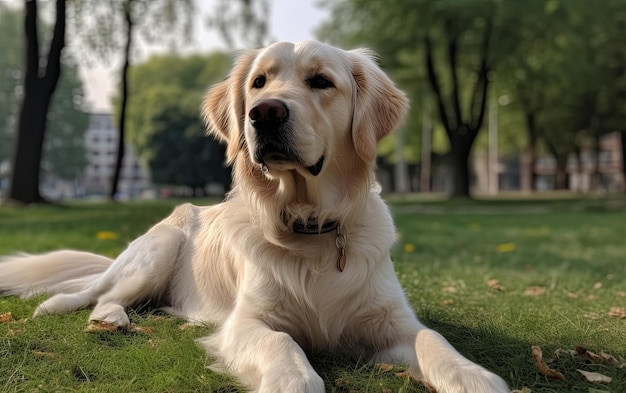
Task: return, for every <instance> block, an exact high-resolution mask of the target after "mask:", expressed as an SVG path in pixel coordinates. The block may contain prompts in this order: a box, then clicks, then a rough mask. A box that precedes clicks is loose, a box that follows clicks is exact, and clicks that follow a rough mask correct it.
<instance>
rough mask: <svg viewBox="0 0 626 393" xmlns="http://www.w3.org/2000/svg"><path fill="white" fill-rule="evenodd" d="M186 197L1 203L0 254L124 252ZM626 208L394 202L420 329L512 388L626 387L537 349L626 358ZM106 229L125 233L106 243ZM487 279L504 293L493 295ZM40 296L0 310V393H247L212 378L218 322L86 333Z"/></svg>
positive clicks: (403, 272)
mask: <svg viewBox="0 0 626 393" xmlns="http://www.w3.org/2000/svg"><path fill="white" fill-rule="evenodd" d="M177 202H180V201H171V200H168V201H153V202H142V203H120V204H116V206H115V208H114V209H112V208H111V206H110V205H108V204H78V205H72V206H71V207H69V208H68V207H53V206H41V207H35V208H32V209H27V210H24V209H12V208H3V209H0V239H2V240H1V241H0V255H6V254H9V253H13V252H16V251H29V252H43V251H47V250H53V249H58V248H74V249H84V250H91V251H95V252H98V253H102V254H105V255H108V256H110V257H113V256H116V255H117V254H118V253H119V252H121V251H122V250H123V249H124V247H126V245H127V243H128V242H129V241H130V240H132V239H134V238H135V237H137V236H138V235H140V234H141V233H143V232H145V231H146V230H147V229H148V228H149V227H150V226H151V225H153V224H154V223H156V222H157V221H158V220H160V219H162V218H163V217H164V216H165V215H166V214H168V213H169V212H170V211H171V209H172V207H173V206H174V204H176V203H177ZM212 202H213V201H207V203H212ZM625 204H626V201H625V200H624V199H613V200H596V199H593V200H591V199H590V200H584V199H569V200H560V199H553V200H523V201H522V200H490V201H473V202H472V201H462V202H461V201H445V202H440V201H424V200H420V199H411V200H407V199H402V200H396V201H394V202H393V203H392V204H391V207H392V212H393V213H394V216H395V218H396V223H397V227H398V239H399V240H398V244H397V245H396V247H395V248H394V249H393V250H392V257H393V259H394V263H395V265H396V270H397V273H398V277H399V278H400V280H401V282H402V284H403V286H404V287H405V288H406V294H407V296H408V298H409V301H410V303H411V305H412V306H413V308H414V309H415V310H416V312H417V313H418V315H419V316H420V318H421V319H422V321H423V322H424V323H426V324H428V325H429V326H432V327H434V328H436V329H438V330H439V331H440V332H441V333H442V334H443V335H444V336H446V337H447V338H448V339H449V340H450V342H451V343H452V344H453V345H454V346H455V347H457V348H458V349H459V350H460V351H461V352H462V353H463V354H464V355H465V356H467V357H469V358H470V359H472V360H474V361H477V362H479V363H481V364H483V365H485V366H486V367H488V368H490V369H492V370H494V371H495V372H497V373H498V374H500V375H502V376H503V377H504V378H505V379H506V380H507V381H508V382H509V384H510V386H511V388H512V389H520V390H521V389H523V388H529V389H530V390H531V391H532V392H533V393H548V392H552V393H554V392H557V393H572V392H574V393H583V392H585V393H587V392H590V391H593V389H594V388H595V389H598V387H597V385H593V384H591V383H589V382H586V381H585V380H584V378H583V377H582V376H581V375H580V374H579V373H578V372H577V371H576V370H577V369H582V370H586V371H596V372H600V373H602V374H605V375H608V376H610V377H613V382H611V383H610V384H608V385H606V386H602V387H601V389H600V390H602V391H611V392H622V391H625V390H626V369H624V368H622V369H619V368H617V367H613V366H608V365H594V364H591V363H589V362H586V361H584V360H581V359H576V358H572V357H570V356H569V355H563V354H562V355H561V358H560V360H559V361H557V362H555V363H552V364H551V367H553V368H556V369H557V370H559V371H561V372H562V373H564V374H565V376H566V377H567V379H568V381H567V382H561V381H558V380H551V379H547V378H545V377H543V376H541V375H539V374H538V373H537V371H536V369H535V366H534V364H533V361H532V358H531V354H530V347H531V345H539V346H541V347H542V348H543V350H544V357H545V358H546V359H549V358H550V357H551V354H552V353H553V352H554V351H555V350H556V349H558V348H562V349H566V350H569V349H573V348H574V347H576V346H583V347H585V348H587V349H589V350H591V351H594V352H596V353H599V352H600V351H604V352H607V353H610V354H612V355H614V356H617V357H622V358H623V357H626V338H625V337H624V334H623V332H624V329H626V320H625V319H619V318H615V317H611V316H609V315H608V311H609V310H610V308H611V307H623V302H624V297H623V296H624V295H623V291H624V286H625V285H626V282H625V279H624V277H626V266H625V265H624V263H623V255H625V254H626V244H625V243H624V241H623V239H624V238H625V237H626V227H624V225H623V223H624V222H625V220H626V208H625V206H626V205H625ZM99 231H113V232H115V233H116V234H117V235H118V236H119V237H118V238H114V239H111V238H107V239H108V240H106V239H103V240H99V239H98V236H97V234H98V232H99ZM488 279H495V280H497V281H498V282H499V283H500V284H501V285H502V286H503V287H504V289H503V290H496V289H493V288H492V287H490V286H489V285H488V284H487V282H486V281H487V280H488ZM533 288H535V289H533ZM536 288H541V290H538V289H536ZM531 289H533V290H531ZM41 300H42V299H33V300H28V301H24V300H21V299H17V298H0V314H3V313H5V312H12V314H13V321H12V322H10V323H0V375H3V376H5V378H2V379H0V390H2V391H3V392H23V391H39V390H42V389H43V388H44V387H45V390H46V391H48V390H50V391H98V392H120V391H145V392H164V391H167V392H189V391H207V392H209V391H211V392H238V391H243V389H241V387H240V386H238V384H237V383H236V382H234V381H233V380H232V379H230V378H228V377H225V376H223V375H220V374H216V373H214V372H212V371H210V370H207V369H205V365H207V364H210V360H206V359H205V354H204V353H203V352H202V350H201V349H200V347H198V346H197V345H196V344H195V343H194V341H193V340H194V339H195V338H198V337H202V336H205V335H207V334H209V333H210V332H211V331H212V328H211V327H197V328H192V329H187V330H181V329H180V328H179V327H180V326H181V325H182V323H183V321H182V320H180V319H178V318H175V317H171V316H165V315H160V314H159V313H156V312H151V311H150V310H145V309H144V310H135V311H134V312H131V315H130V316H131V320H132V322H133V323H134V324H135V325H136V326H138V327H142V328H146V329H144V330H143V331H137V332H134V333H129V334H122V333H87V332H84V331H83V329H84V327H85V324H86V323H87V318H88V315H89V311H81V312H78V313H71V314H68V315H64V316H50V317H42V318H38V319H34V320H33V319H30V315H31V314H32V312H33V310H34V308H35V307H36V305H37V304H38V303H39V302H40V301H41ZM23 318H28V319H27V320H25V321H24V320H22V319H23ZM20 320H21V321H20ZM312 363H313V365H314V367H315V368H316V370H317V371H318V372H319V373H320V375H321V376H322V377H323V378H324V380H325V381H326V388H327V389H326V390H327V391H328V392H338V393H339V392H348V391H359V392H381V393H382V392H427V390H426V389H425V388H424V387H423V386H421V385H419V384H418V383H415V382H410V381H405V380H403V379H402V378H400V377H398V376H396V375H395V373H396V372H398V371H401V370H402V367H395V368H394V369H393V370H391V371H381V370H379V369H377V368H375V367H372V366H371V365H366V364H363V362H362V361H359V360H355V359H345V358H337V357H322V358H314V359H313V361H312ZM157 371H158V372H157Z"/></svg>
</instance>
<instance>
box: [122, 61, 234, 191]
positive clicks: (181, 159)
mask: <svg viewBox="0 0 626 393" xmlns="http://www.w3.org/2000/svg"><path fill="white" fill-rule="evenodd" d="M231 60H232V59H231V56H229V55H226V54H222V53H215V54H212V55H208V56H201V55H193V56H188V57H178V56H175V55H163V56H156V57H153V58H151V59H149V60H148V61H146V62H144V63H142V64H139V65H137V66H133V67H131V69H130V74H129V78H130V97H131V104H130V106H129V108H128V113H127V128H128V139H129V141H130V142H131V143H132V144H133V146H134V147H135V149H136V151H137V152H138V154H139V156H140V158H141V159H142V160H143V161H144V163H145V164H146V165H147V166H148V167H149V169H150V173H151V178H152V181H153V182H155V183H157V184H177V185H186V186H189V187H191V188H193V189H199V188H201V187H202V186H204V185H205V184H207V183H209V182H218V183H222V184H228V183H229V181H228V172H227V171H226V170H225V169H224V167H223V163H224V152H223V147H222V146H221V145H219V143H218V142H216V141H215V140H213V138H210V137H206V136H204V135H205V130H206V127H205V125H204V124H203V123H202V121H201V119H200V111H201V108H200V104H201V101H202V98H203V95H204V92H205V91H206V88H207V86H209V85H210V84H212V83H215V82H217V81H219V80H221V79H223V77H224V75H226V74H227V73H228V69H229V68H230V64H231Z"/></svg>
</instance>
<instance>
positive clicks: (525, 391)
mask: <svg viewBox="0 0 626 393" xmlns="http://www.w3.org/2000/svg"><path fill="white" fill-rule="evenodd" d="M532 392H533V391H532V390H530V388H522V389H515V390H513V391H512V392H511V393H532Z"/></svg>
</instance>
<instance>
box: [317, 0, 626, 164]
mask: <svg viewBox="0 0 626 393" xmlns="http://www.w3.org/2000/svg"><path fill="white" fill-rule="evenodd" d="M322 5H323V7H325V8H327V9H329V10H330V15H331V18H330V20H328V21H327V22H326V23H324V24H323V25H322V26H321V28H320V29H319V31H318V35H319V36H320V37H321V38H322V39H325V40H329V41H331V42H333V43H335V44H339V45H341V46H345V47H354V46H368V47H372V48H373V49H375V50H376V52H378V53H379V54H380V57H381V65H382V66H383V67H384V68H385V69H386V71H387V72H389V73H390V74H391V75H392V76H393V77H394V79H395V80H396V81H398V83H399V84H400V85H401V86H402V88H403V89H404V90H405V91H407V92H408V94H409V95H410V97H411V99H412V108H413V109H412V113H411V114H410V116H409V121H408V123H407V125H406V126H405V131H406V132H407V136H406V140H407V144H408V145H411V146H408V147H407V148H405V152H404V153H405V156H406V160H407V161H408V162H415V161H417V160H418V159H419V151H420V149H419V147H418V146H419V143H420V137H419V133H420V130H421V126H420V122H421V117H422V116H423V115H422V113H421V112H422V106H423V97H424V96H425V95H424V92H425V91H427V90H428V86H427V76H428V75H427V73H426V67H425V60H424V52H425V50H424V49H425V44H424V36H425V35H426V34H428V35H429V36H430V37H431V40H432V41H433V49H434V51H433V57H434V64H435V71H436V73H437V75H438V76H439V81H440V83H441V91H442V92H443V94H442V96H443V97H442V98H443V99H442V102H443V105H444V106H445V107H447V108H448V112H452V111H451V108H452V107H454V105H455V103H454V100H455V97H458V98H459V104H460V105H459V107H460V108H461V111H460V112H461V116H460V118H456V119H455V118H454V116H449V117H450V118H451V120H452V121H453V122H456V123H458V122H459V120H463V121H467V119H468V118H469V117H470V113H471V112H472V111H473V109H474V108H473V105H472V104H471V102H472V94H473V93H472V89H473V86H474V81H475V80H476V72H475V71H476V69H477V66H478V62H479V61H480V56H479V55H480V45H481V34H483V32H484V28H485V26H486V23H487V22H488V21H490V22H491V23H493V27H492V37H491V41H490V50H489V54H488V62H489V65H490V72H489V81H490V83H491V84H492V86H491V88H490V94H491V95H492V96H494V97H495V99H497V98H499V97H501V96H506V97H507V98H508V101H509V102H510V104H508V105H507V106H506V107H501V108H500V113H499V114H500V147H501V151H502V152H504V153H505V154H516V153H518V152H520V151H521V150H524V149H525V148H526V147H527V146H528V145H529V144H530V143H536V142H535V140H536V139H538V141H539V142H543V143H544V145H550V146H552V147H553V148H552V149H551V150H552V152H553V153H554V154H555V155H556V156H557V159H559V160H561V161H563V160H564V158H566V157H567V155H568V154H570V153H571V152H572V151H573V150H575V149H576V148H577V147H578V145H579V141H580V139H581V137H580V134H581V131H582V133H583V134H585V135H590V134H592V135H598V134H601V133H603V132H609V131H613V130H615V129H620V130H621V129H624V128H626V126H625V124H626V72H625V68H624V67H625V64H626V46H625V45H623V42H625V41H626V27H625V25H624V20H626V19H625V18H626V3H624V2H623V1H622V0H606V1H602V2H590V1H585V0H581V1H579V0H572V1H560V0H550V1H545V0H527V1H502V0H440V1H429V0H390V1H384V2H382V1H369V0H341V1H331V0H326V1H323V2H322ZM451 38H457V42H456V46H457V49H458V51H457V59H456V61H457V65H458V86H459V87H460V89H459V91H458V92H456V93H455V91H454V83H453V82H454V80H453V78H452V77H451V74H450V64H449V59H450V53H451V52H450V46H449V45H448V44H449V42H450V39H451ZM446 42H447V43H448V44H447V43H446ZM431 106H433V105H432V104H431ZM431 113H432V114H435V113H436V112H435V111H431ZM435 119H437V121H439V122H440V121H441V120H439V119H438V118H437V117H435ZM435 127H437V126H436V125H435ZM530 128H532V130H531V129H530ZM479 135H480V134H479ZM479 146H480V147H482V148H484V147H485V146H486V140H485V138H483V139H482V140H481V139H480V137H479ZM392 147H393V142H391V141H389V142H385V144H383V145H382V146H381V150H380V153H382V154H383V155H387V154H390V153H391V150H392ZM442 148H443V149H445V148H447V146H446V144H443V145H439V146H437V147H436V148H435V150H439V149H442Z"/></svg>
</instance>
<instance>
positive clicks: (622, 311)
mask: <svg viewBox="0 0 626 393" xmlns="http://www.w3.org/2000/svg"><path fill="white" fill-rule="evenodd" d="M609 317H615V318H626V308H623V307H611V309H610V310H609Z"/></svg>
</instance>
